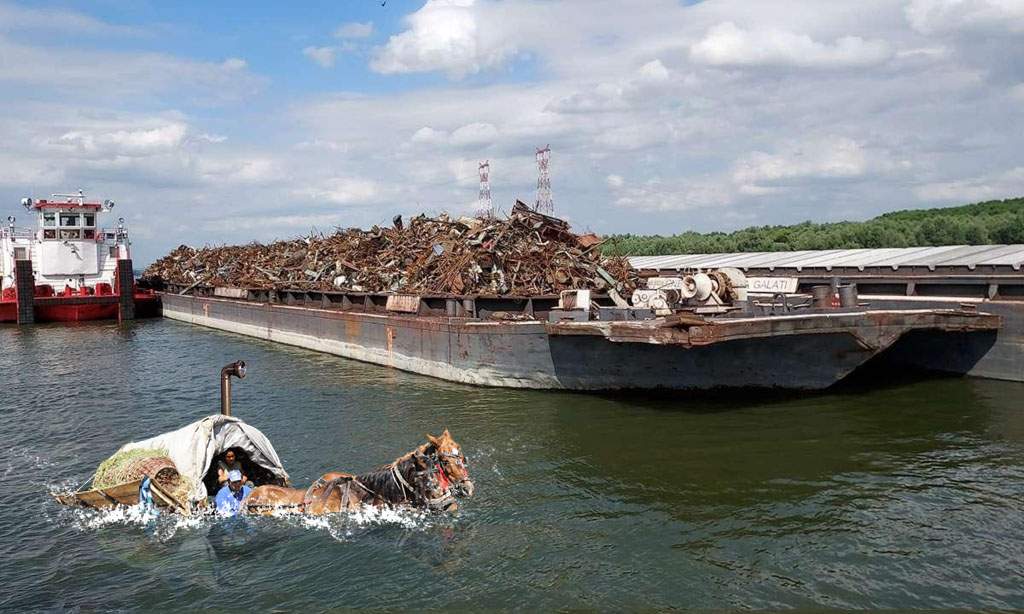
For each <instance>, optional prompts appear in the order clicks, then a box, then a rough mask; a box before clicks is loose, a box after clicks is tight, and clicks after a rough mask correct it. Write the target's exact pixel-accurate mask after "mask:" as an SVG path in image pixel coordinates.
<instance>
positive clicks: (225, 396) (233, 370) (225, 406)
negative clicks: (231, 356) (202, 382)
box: [220, 360, 245, 416]
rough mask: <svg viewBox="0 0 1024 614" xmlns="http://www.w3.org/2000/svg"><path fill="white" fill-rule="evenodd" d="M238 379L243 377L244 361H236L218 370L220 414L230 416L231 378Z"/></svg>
mask: <svg viewBox="0 0 1024 614" xmlns="http://www.w3.org/2000/svg"><path fill="white" fill-rule="evenodd" d="M232 375H234V376H235V377H237V378H238V379H242V378H244V377H245V361H244V360H236V361H235V362H233V363H231V364H230V365H224V368H223V369H221V370H220V413H222V414H223V415H225V416H230V415H231V376H232Z"/></svg>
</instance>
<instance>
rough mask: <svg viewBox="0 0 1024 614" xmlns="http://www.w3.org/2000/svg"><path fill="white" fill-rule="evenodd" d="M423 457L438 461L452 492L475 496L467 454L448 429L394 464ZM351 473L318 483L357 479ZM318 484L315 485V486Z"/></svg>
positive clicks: (332, 474)
mask: <svg viewBox="0 0 1024 614" xmlns="http://www.w3.org/2000/svg"><path fill="white" fill-rule="evenodd" d="M414 455H422V456H426V457H429V458H433V459H436V460H437V461H438V464H439V469H440V470H441V474H442V479H444V480H447V481H448V482H451V484H452V491H453V492H454V493H455V494H456V495H458V496H461V497H472V496H473V490H474V486H473V481H472V480H471V479H470V478H469V463H468V462H467V461H466V456H465V454H463V453H462V450H461V447H460V446H459V444H458V442H456V441H455V440H454V439H452V435H451V433H449V432H448V429H445V430H444V432H443V433H441V435H440V436H438V437H434V436H433V435H431V434H429V433H428V434H427V443H425V444H423V445H421V446H419V447H418V448H416V449H415V450H413V451H412V452H409V453H407V454H405V455H404V456H400V457H398V458H397V459H396V460H395V461H394V463H391V465H394V464H395V463H399V462H401V461H403V460H404V459H406V458H408V457H409V456H414ZM391 465H385V466H384V467H381V468H380V470H385V469H387V468H388V467H390V466H391ZM355 477H358V476H354V475H353V474H351V473H342V472H337V471H335V472H330V473H325V474H323V475H322V476H320V479H319V480H317V482H324V483H326V482H329V481H331V480H335V479H339V478H355ZM315 484H316V483H314V485H315Z"/></svg>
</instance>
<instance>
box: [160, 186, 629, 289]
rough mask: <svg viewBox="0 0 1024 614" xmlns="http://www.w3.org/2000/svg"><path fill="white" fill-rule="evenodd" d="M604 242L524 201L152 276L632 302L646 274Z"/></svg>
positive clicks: (223, 253)
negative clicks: (572, 293)
mask: <svg viewBox="0 0 1024 614" xmlns="http://www.w3.org/2000/svg"><path fill="white" fill-rule="evenodd" d="M599 245H600V239H599V238H598V237H596V236H595V235H592V234H585V235H576V234H574V233H573V232H572V231H571V230H570V227H569V224H568V223H567V222H565V221H564V220H561V219H558V218H555V217H551V216H547V215H543V214H540V213H537V212H535V211H532V210H531V209H530V208H529V207H527V206H526V205H524V204H523V203H521V202H518V201H517V202H516V205H515V206H514V207H513V209H512V212H511V213H510V214H509V216H508V217H507V218H505V219H495V218H470V217H460V218H458V219H451V218H449V217H448V216H447V215H444V214H442V215H441V216H439V217H436V218H430V217H427V216H425V215H419V216H416V217H414V218H412V219H411V220H408V221H407V222H405V223H403V221H402V220H401V218H400V217H398V216H396V217H395V219H394V221H393V224H392V227H390V228H384V227H378V226H374V227H373V228H371V229H370V230H361V229H356V228H349V229H338V230H337V231H336V232H335V233H334V234H331V235H327V236H322V235H311V236H309V237H303V238H298V239H292V240H286V241H276V242H274V243H270V244H265V245H264V244H260V243H250V244H248V245H231V246H223V247H204V248H194V247H189V246H186V245H182V246H180V247H178V248H177V249H175V250H173V251H172V252H171V253H170V254H168V255H167V256H165V257H163V258H161V259H160V260H157V261H156V262H154V263H153V264H152V265H150V266H149V268H147V269H146V270H145V272H144V273H143V281H144V282H145V283H147V284H148V285H150V286H152V287H161V286H162V285H165V284H175V285H178V286H191V287H195V286H197V285H205V286H212V287H237V288H253V289H268V290H269V289H273V290H282V289H299V290H339V291H355V292H403V293H417V294H435V295H448V294H456V295H461V294H475V295H503V296H542V295H557V294H558V293H560V292H561V291H562V290H573V289H581V290H582V289H591V290H595V291H597V292H604V293H608V294H615V295H616V296H618V295H622V294H625V295H627V296H628V295H629V294H630V293H632V291H633V290H634V289H635V287H636V284H637V280H638V279H639V278H638V275H637V273H636V271H634V270H633V269H632V268H631V267H630V266H629V263H628V261H627V260H626V259H625V258H621V257H611V258H608V257H603V256H602V255H601V254H600V250H599V249H595V248H596V247H598V246H599Z"/></svg>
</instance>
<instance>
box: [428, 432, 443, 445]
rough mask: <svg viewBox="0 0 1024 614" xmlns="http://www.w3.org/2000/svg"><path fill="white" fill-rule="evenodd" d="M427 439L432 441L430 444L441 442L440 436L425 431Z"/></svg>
mask: <svg viewBox="0 0 1024 614" xmlns="http://www.w3.org/2000/svg"><path fill="white" fill-rule="evenodd" d="M427 441H429V442H430V443H432V444H434V445H435V446H436V445H437V444H439V443H440V442H441V438H440V437H434V436H433V435H431V434H430V433H427Z"/></svg>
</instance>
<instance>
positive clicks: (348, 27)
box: [334, 21, 373, 38]
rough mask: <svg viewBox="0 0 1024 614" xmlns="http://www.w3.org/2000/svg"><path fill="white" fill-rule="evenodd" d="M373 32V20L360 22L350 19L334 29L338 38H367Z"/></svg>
mask: <svg viewBox="0 0 1024 614" xmlns="http://www.w3.org/2000/svg"><path fill="white" fill-rule="evenodd" d="M371 34H373V22H372V21H368V22H366V23H360V22H358V21H350V22H348V23H343V24H341V25H340V26H338V28H337V29H336V30H335V31H334V36H335V37H336V38H367V37H369V36H370V35H371Z"/></svg>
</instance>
